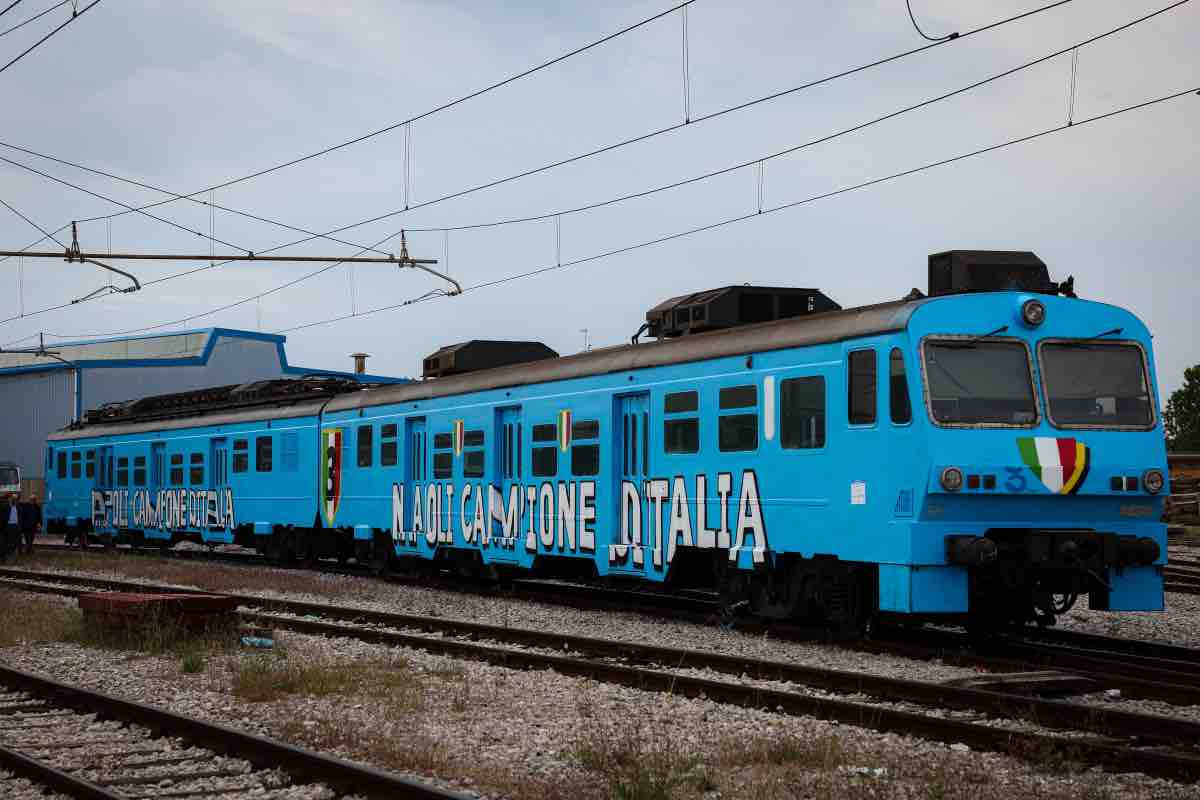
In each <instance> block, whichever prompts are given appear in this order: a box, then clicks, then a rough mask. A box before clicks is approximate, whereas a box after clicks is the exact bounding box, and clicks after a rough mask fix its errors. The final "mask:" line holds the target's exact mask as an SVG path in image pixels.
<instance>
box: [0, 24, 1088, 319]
mask: <svg viewBox="0 0 1200 800" xmlns="http://www.w3.org/2000/svg"><path fill="white" fill-rule="evenodd" d="M1070 2H1073V0H1055V1H1054V2H1051V3H1048V4H1046V5H1043V6H1040V7H1038V8H1034V9H1030V10H1029V11H1025V12H1022V13H1020V14H1014V15H1012V16H1009V17H1005V18H1003V19H1000V20H997V21H995V22H992V23H988V24H986V25H982V26H980V27H977V28H974V29H972V30H969V31H967V32H965V33H963V34H962V35H961V36H959V37H957V38H958V39H964V38H966V37H969V36H973V35H976V34H980V33H984V32H986V31H989V30H993V29H996V28H998V27H1001V26H1004V25H1008V24H1011V23H1014V22H1017V21H1020V20H1023V19H1026V18H1028V17H1031V16H1034V15H1036V14H1041V13H1043V12H1046V11H1050V10H1052V9H1055V8H1058V7H1060V6H1064V5H1066V4H1068V3H1070ZM683 5H685V4H680V5H677V6H675V7H673V8H671V9H668V10H667V11H665V12H663V14H660V15H658V16H657V17H654V18H652V19H657V18H659V17H661V16H664V15H665V14H669V13H671V12H673V11H676V10H679V9H680V8H682V7H683ZM947 41H949V40H945V41H940V42H934V43H932V44H928V45H922V46H920V47H916V48H911V49H909V50H905V51H901V52H899V53H894V54H892V55H890V56H886V57H884V58H880V59H876V60H874V61H871V62H868V63H865V64H860V65H858V66H855V67H851V68H849V69H846V70H842V71H841V72H837V73H834V74H831V75H827V76H824V77H822V78H818V79H816V80H812V81H808V82H806V83H802V84H799V85H797V86H793V87H790V88H787V89H784V90H781V91H777V92H773V93H771V94H768V95H765V96H762V97H758V98H754V99H751V100H748V101H744V102H742V103H739V104H735V105H733V106H729V107H727V108H724V109H720V110H718V111H715V112H712V113H710V114H707V115H705V116H703V117H700V118H698V119H696V120H693V121H692V124H696V123H699V122H705V121H709V120H712V119H717V118H718V117H721V116H724V115H726V114H730V113H734V112H738V111H742V110H745V109H748V108H751V107H754V106H756V105H759V104H761V103H766V102H772V101H774V100H777V99H780V98H782V97H786V96H788V95H791V94H795V93H797V92H801V91H804V90H807V89H810V88H814V87H816V86H820V85H822V84H825V83H829V82H831V81H835V80H839V79H841V78H845V77H849V76H851V75H855V74H858V73H861V72H864V71H866V70H870V69H873V68H875V67H879V66H883V65H886V64H889V63H891V62H894V61H898V60H900V59H903V58H907V57H909V56H912V55H915V54H918V53H922V52H924V51H926V50H929V49H931V48H934V47H939V46H941V45H944V44H945V43H946V42H947ZM560 60H561V59H560ZM447 107H448V106H447ZM430 113H432V112H430ZM424 116H428V113H427V114H426V115H424ZM420 118H421V116H418V117H414V118H412V120H408V122H412V121H415V120H416V119H420ZM401 124H403V123H401ZM682 127H684V123H679V124H675V125H669V126H667V127H665V128H660V129H658V130H655V131H651V132H649V133H646V134H641V135H639V136H634V137H630V138H626V139H624V140H620V141H618V142H615V143H612V144H609V145H605V146H603V147H600V148H596V149H594V150H591V151H588V152H584V153H580V154H576V155H574V156H571V157H568V158H565V159H560V160H558V161H555V162H551V163H549V164H545V165H542V166H540V167H537V168H534V169H530V170H525V171H523V172H518V173H516V174H513V175H509V176H507V177H504V178H500V179H496V180H492V181H488V182H485V183H482V184H478V185H476V186H473V187H470V188H468V189H464V190H460V191H457V192H452V193H450V194H446V195H442V196H441V197H438V198H435V199H432V200H429V201H426V202H425V203H421V204H419V205H417V206H411V205H410V204H409V203H407V202H406V204H405V208H403V209H399V210H396V211H391V212H387V213H385V214H382V215H377V216H374V217H370V218H367V219H365V220H360V221H358V222H355V223H352V224H350V225H344V226H341V227H338V228H334V229H332V230H329V231H326V232H324V233H323V234H313V235H309V236H306V237H305V238H302V239H297V240H295V241H291V242H284V243H283V244H279V245H275V246H273V247H269V248H266V249H263V250H260V251H259V252H260V253H264V254H265V253H270V252H275V251H277V250H282V249H285V248H289V247H294V246H296V245H300V244H306V243H308V242H310V241H313V240H314V239H317V238H331V237H332V236H333V235H334V234H337V233H342V232H344V231H347V230H350V229H352V228H356V227H360V226H362V225H366V224H370V223H373V222H378V221H381V220H384V219H387V218H390V217H393V216H396V215H398V214H401V213H404V212H405V211H408V210H410V209H414V210H415V209H416V208H424V207H427V206H432V205H434V204H437V203H441V202H445V201H447V200H451V199H455V198H458V197H463V196H466V195H468V194H472V193H474V192H478V191H483V190H485V189H490V188H493V187H496V186H500V185H502V184H505V183H510V182H512V181H516V180H520V179H522V178H525V177H530V176H532V175H536V174H539V173H542V172H547V171H549V170H552V169H556V168H558V167H562V166H565V165H567V164H572V163H575V162H578V161H582V160H584V159H587V158H592V157H594V156H598V155H601V154H604V153H608V152H612V151H614V150H617V149H619V148H623V147H627V146H630V145H633V144H636V143H639V142H643V141H647V140H649V139H652V138H655V137H658V136H661V135H664V134H667V133H670V132H673V131H676V130H678V129H680V128H682ZM630 199H632V196H631V198H630ZM168 202H173V200H165V201H160V202H158V203H151V204H148V205H145V206H141V207H139V208H138V209H137V210H139V211H141V210H144V209H147V208H152V207H154V206H156V205H162V204H165V203H168ZM579 210H586V209H579ZM122 213H130V212H122ZM554 213H556V214H557V213H562V212H554ZM117 216H121V214H116V215H109V216H101V217H89V218H84V219H81V220H80V222H93V221H96V220H100V219H111V218H114V217H117ZM547 216H550V215H541V216H538V217H532V218H524V219H519V220H513V222H521V221H530V220H532V219H544V218H546V217H547ZM65 227H66V226H64V228H65ZM479 227H487V226H486V225H485V226H479ZM459 229H461V226H460V228H459ZM59 230H62V228H60V229H59ZM414 230H416V229H414ZM339 241H340V240H339ZM37 244H38V243H36V242H35V243H34V244H31V245H28V246H27V247H26V248H25V249H28V248H29V247H34V246H36V245H37ZM354 246H356V247H357V246H358V245H354ZM239 249H242V248H239ZM220 266H223V264H222V263H220V262H218V263H216V264H211V265H207V266H202V267H195V268H192V269H188V270H183V271H181V272H176V273H172V274H170V275H166V276H163V277H161V278H158V279H157V280H154V281H148V282H147V284H146V285H148V286H149V285H153V284H155V283H162V282H165V281H169V280H174V279H177V278H184V277H187V276H190V275H195V274H197V273H200V272H205V271H207V270H209V269H214V268H216V267H220ZM64 307H66V306H64V305H61V304H60V305H56V306H50V307H47V308H45V309H41V310H39V311H38V312H34V313H49V312H52V311H57V310H60V309H62V308H64ZM5 321H6V320H0V324H2V323H3V322H5Z"/></svg>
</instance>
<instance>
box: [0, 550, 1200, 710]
mask: <svg viewBox="0 0 1200 800" xmlns="http://www.w3.org/2000/svg"><path fill="white" fill-rule="evenodd" d="M255 566H257V565H255ZM338 571H339V572H341V571H340V570H338ZM6 572H7V573H9V574H10V575H12V576H13V577H22V578H26V579H29V580H50V581H58V582H60V583H61V582H66V583H68V584H70V583H71V582H72V581H77V582H78V583H77V584H74V585H91V586H101V587H104V588H109V589H112V590H114V591H130V590H133V591H137V590H138V588H137V587H139V586H140V587H141V588H142V589H143V590H144V589H145V588H146V587H147V584H139V583H136V582H126V581H114V580H110V579H102V578H74V577H67V576H56V575H54V574H52V573H39V572H22V571H16V572H14V571H12V570H0V575H3V574H4V573H6ZM400 580H401V581H402V582H405V583H412V584H413V585H418V586H425V587H428V588H439V589H444V590H447V591H458V592H462V591H471V592H473V593H476V594H482V593H487V591H484V592H480V591H479V590H478V589H477V588H473V587H467V588H464V587H463V586H461V585H458V584H457V583H456V582H449V581H434V582H433V583H432V585H431V584H430V583H429V582H428V581H406V580H404V579H400ZM156 588H170V587H162V586H159V587H156ZM514 588H515V592H514V593H513V594H510V595H505V596H508V597H513V598H515V599H523V600H530V601H539V602H555V603H558V604H563V605H569V606H572V607H577V608H585V609H605V610H614V611H622V612H635V613H636V612H641V613H649V614H653V615H656V616H658V617H662V616H664V614H667V615H669V616H670V618H671V619H675V620H682V621H688V622H695V623H698V624H713V623H714V622H732V623H734V625H735V626H736V628H737V629H739V630H755V631H761V632H763V633H766V634H775V635H779V636H781V638H811V637H812V634H813V631H811V630H800V631H799V636H798V635H797V631H794V630H792V629H790V628H788V627H787V626H783V627H780V626H771V625H768V624H765V623H758V622H755V621H746V620H740V619H737V620H725V619H723V618H722V617H721V616H720V615H719V604H717V603H714V602H711V601H706V600H700V599H697V598H692V597H681V596H679V595H665V594H664V595H657V594H652V593H649V592H625V591H620V590H615V589H609V588H603V587H584V586H575V585H564V586H557V585H554V584H545V583H541V582H537V581H518V582H516V583H515V584H514ZM491 593H492V594H495V590H491ZM235 596H236V597H238V599H239V602H242V603H247V604H251V605H258V606H260V607H269V606H264V604H268V603H269V602H270V601H267V600H265V599H263V598H257V597H254V596H246V595H235ZM275 602H276V605H275V606H273V607H275V608H284V606H283V605H280V604H282V603H284V602H287V603H289V604H290V608H291V609H292V610H294V613H324V614H326V615H329V614H330V613H331V612H329V610H328V609H329V608H330V607H329V606H325V605H323V604H316V603H314V604H303V603H299V602H298V601H275ZM322 609H324V610H322ZM354 613H355V614H357V616H358V617H359V618H363V617H364V615H370V614H371V613H372V612H369V611H355V612H354ZM376 613H378V612H376ZM445 622H446V624H447V625H449V624H452V623H451V622H450V621H445ZM420 623H421V619H420V618H414V619H413V620H411V621H409V622H408V623H407V624H409V625H416V626H417V627H418V628H419V627H420ZM381 624H393V625H403V624H406V623H405V622H404V621H403V620H402V619H397V618H396V617H395V616H393V618H392V620H391V621H388V620H381ZM1022 634H1028V635H1029V637H1030V638H1031V639H1036V638H1037V637H1038V635H1039V633H1038V632H1037V631H1035V630H1034V629H1028V630H1026V631H1023V632H1022ZM1050 635H1052V634H1050ZM1046 636H1047V634H1044V633H1043V634H1041V638H1042V639H1045V638H1046ZM898 637H899V638H898ZM843 644H844V645H845V646H850V647H854V648H855V649H860V650H866V651H870V652H876V653H879V652H887V653H892V654H897V655H903V656H907V657H911V658H922V659H932V658H940V659H946V660H952V661H953V662H955V663H957V664H960V665H980V664H982V665H986V666H989V667H991V668H993V669H997V670H1000V671H1004V670H1009V671H1011V670H1022V669H1044V668H1045V667H1046V666H1054V667H1056V668H1061V669H1068V670H1071V671H1072V672H1073V673H1075V674H1078V675H1080V676H1082V677H1088V678H1093V679H1095V680H1097V681H1101V682H1103V683H1105V685H1106V686H1107V687H1109V688H1116V689H1120V690H1121V691H1122V693H1123V694H1125V695H1127V696H1129V697H1136V698H1142V699H1152V700H1162V701H1164V702H1168V703H1171V704H1175V705H1200V669H1198V668H1197V667H1196V666H1194V665H1193V663H1194V662H1196V661H1200V650H1197V651H1191V652H1192V655H1191V656H1187V655H1182V656H1181V655H1180V653H1179V652H1178V651H1184V652H1185V653H1186V652H1188V651H1189V649H1188V648H1177V649H1176V650H1177V651H1176V652H1175V653H1174V654H1173V655H1172V654H1171V653H1165V652H1164V653H1160V654H1159V655H1158V658H1157V660H1148V659H1147V657H1146V656H1147V653H1146V650H1148V649H1149V648H1153V647H1154V645H1152V644H1148V643H1143V642H1138V641H1136V640H1120V639H1111V638H1109V637H1093V638H1092V639H1091V640H1090V641H1088V642H1087V643H1086V644H1083V645H1082V646H1083V647H1087V648H1091V649H1093V650H1097V649H1103V650H1105V653H1104V655H1105V657H1104V658H1095V657H1094V655H1095V654H1089V653H1083V652H1080V651H1079V650H1078V649H1077V650H1076V651H1069V650H1064V649H1063V648H1061V647H1056V646H1054V645H1051V644H1048V643H1041V642H1037V641H1022V640H1020V639H1015V638H1012V637H1009V638H1008V639H1006V640H1004V641H1003V642H1000V641H998V640H977V639H971V638H969V637H967V636H965V635H963V634H960V633H955V632H951V631H942V630H933V629H928V628H927V629H922V630H917V631H911V630H905V631H902V632H901V631H898V630H895V629H890V628H883V629H880V630H879V631H878V632H877V633H876V637H875V639H873V640H870V641H861V642H844V643H843Z"/></svg>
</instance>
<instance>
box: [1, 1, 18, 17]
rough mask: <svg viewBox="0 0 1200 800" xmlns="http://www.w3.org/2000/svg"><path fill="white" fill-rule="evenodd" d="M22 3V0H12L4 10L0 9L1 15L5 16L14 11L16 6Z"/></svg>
mask: <svg viewBox="0 0 1200 800" xmlns="http://www.w3.org/2000/svg"><path fill="white" fill-rule="evenodd" d="M20 4H21V0H12V2H11V3H9V4H8V5H7V6H5V7H4V9H3V10H0V17H3V16H4V15H5V14H7V13H8V12H10V11H12V10H13V9H14V8H16V7H17V6H19V5H20Z"/></svg>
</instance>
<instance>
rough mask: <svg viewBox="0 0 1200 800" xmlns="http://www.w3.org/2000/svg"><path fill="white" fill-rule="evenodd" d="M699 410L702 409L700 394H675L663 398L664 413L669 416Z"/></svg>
mask: <svg viewBox="0 0 1200 800" xmlns="http://www.w3.org/2000/svg"><path fill="white" fill-rule="evenodd" d="M698 408H700V395H699V393H698V392H675V393H674V394H669V395H667V396H666V397H664V398H663V411H665V412H666V413H668V414H679V413H683V412H687V411H695V410H696V409H698Z"/></svg>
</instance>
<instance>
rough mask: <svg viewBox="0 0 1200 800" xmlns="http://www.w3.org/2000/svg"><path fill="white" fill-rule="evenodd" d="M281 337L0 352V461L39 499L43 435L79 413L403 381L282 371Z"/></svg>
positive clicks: (208, 336) (106, 342)
mask: <svg viewBox="0 0 1200 800" xmlns="http://www.w3.org/2000/svg"><path fill="white" fill-rule="evenodd" d="M286 340H287V337H285V336H279V335H276V334H270V333H259V332H257V331H244V330H234V329H230V328H204V329H201V330H191V331H181V332H171V333H163V334H155V335H149V336H132V337H125V338H117V339H92V340H83V341H71V342H57V343H55V344H53V345H50V344H47V345H46V346H45V350H39V349H38V348H24V349H20V350H4V351H0V409H3V414H0V461H9V462H13V463H15V464H17V465H18V466H19V467H20V468H21V476H22V484H23V488H24V490H25V491H36V492H40V491H41V487H42V482H43V479H44V474H43V473H44V472H45V470H44V458H43V454H44V452H45V448H46V436H47V434H49V433H51V432H53V431H56V430H59V429H60V428H62V427H64V426H66V425H68V424H69V423H70V422H71V421H72V420H75V419H80V418H81V417H82V415H83V413H84V411H85V409H89V408H96V407H98V406H101V405H103V404H105V403H111V402H119V401H124V400H132V399H135V398H139V397H145V396H147V395H157V394H164V393H169V392H180V391H185V390H188V389H198V388H203V387H208V386H217V385H222V384H234V383H246V382H250V381H259V380H266V379H270V378H282V377H297V376H301V375H329V376H344V377H356V378H358V379H360V380H364V381H371V382H379V383H395V382H397V381H401V380H403V379H398V378H388V377H383V376H378V375H366V374H355V373H353V372H341V371H338V370H328V369H310V368H305V367H298V366H294V365H292V364H289V363H288V359H287V354H286V352H285V350H284V344H285V342H286Z"/></svg>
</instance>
